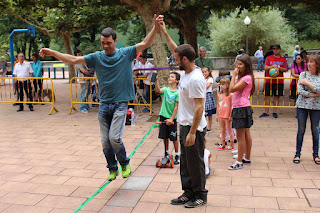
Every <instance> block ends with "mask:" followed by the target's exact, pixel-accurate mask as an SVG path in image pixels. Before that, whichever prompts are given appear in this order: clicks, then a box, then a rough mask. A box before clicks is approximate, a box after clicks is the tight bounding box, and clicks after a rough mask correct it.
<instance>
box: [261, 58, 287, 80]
mask: <svg viewBox="0 0 320 213" xmlns="http://www.w3.org/2000/svg"><path fill="white" fill-rule="evenodd" d="M274 64H275V65H279V66H280V67H282V68H285V69H287V60H286V58H285V57H282V56H280V57H279V58H276V57H275V56H274V55H270V56H268V58H267V61H266V66H272V65H274ZM266 77H270V75H269V71H267V72H266ZM278 77H283V72H280V71H279V75H278ZM266 82H267V83H270V79H266ZM272 83H273V84H276V83H277V80H276V78H275V79H273V80H272ZM278 83H279V84H283V80H282V79H281V80H278Z"/></svg>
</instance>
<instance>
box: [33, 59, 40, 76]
mask: <svg viewBox="0 0 320 213" xmlns="http://www.w3.org/2000/svg"><path fill="white" fill-rule="evenodd" d="M31 67H32V70H33V76H34V77H42V62H41V61H40V60H38V61H37V62H33V63H32V64H31Z"/></svg>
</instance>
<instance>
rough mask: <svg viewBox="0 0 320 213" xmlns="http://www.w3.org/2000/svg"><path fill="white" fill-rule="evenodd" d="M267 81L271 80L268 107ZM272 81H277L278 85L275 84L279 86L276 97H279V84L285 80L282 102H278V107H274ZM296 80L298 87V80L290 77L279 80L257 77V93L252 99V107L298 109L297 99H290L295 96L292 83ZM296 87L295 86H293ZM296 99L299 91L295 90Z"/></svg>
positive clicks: (278, 78) (279, 78)
mask: <svg viewBox="0 0 320 213" xmlns="http://www.w3.org/2000/svg"><path fill="white" fill-rule="evenodd" d="M266 79H270V104H269V105H266V103H265V99H264V97H265V93H266ZM272 80H276V82H277V83H273V84H276V85H277V88H276V89H277V90H276V95H278V82H279V80H283V84H284V86H283V96H280V97H281V99H282V100H281V101H280V99H279V102H280V103H279V102H276V105H272V103H273V100H272V99H273V98H271V97H272ZM292 80H296V84H295V85H296V86H297V84H298V78H291V77H290V78H288V77H277V78H272V77H255V82H256V84H255V86H256V91H255V94H253V95H252V96H251V97H250V102H251V106H252V107H266V108H273V107H276V108H296V107H295V101H296V99H290V96H291V95H293V94H291V87H292V85H291V81H292ZM293 86H294V85H293ZM294 95H295V97H296V98H297V89H296V90H295V94H294Z"/></svg>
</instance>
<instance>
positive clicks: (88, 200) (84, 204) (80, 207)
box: [73, 119, 159, 213]
mask: <svg viewBox="0 0 320 213" xmlns="http://www.w3.org/2000/svg"><path fill="white" fill-rule="evenodd" d="M158 120H159V119H158ZM155 127H156V124H153V125H152V127H151V128H150V129H149V131H148V132H147V134H146V135H145V136H144V137H143V138H142V140H141V141H140V142H139V144H138V145H137V146H136V147H135V148H134V150H133V151H132V152H131V154H130V155H129V157H128V158H130V159H131V157H132V156H133V154H134V153H135V152H136V151H137V150H138V148H139V147H140V146H141V144H142V143H143V141H144V140H145V139H146V138H147V137H148V135H149V134H150V132H151V131H152V130H153V129H154V128H155ZM118 171H119V172H120V171H121V166H120V168H119V169H118ZM109 183H111V181H107V182H106V183H105V184H103V186H101V187H100V188H99V189H98V190H97V191H96V192H95V193H93V194H92V195H91V196H90V197H89V198H88V199H87V200H86V201H85V202H84V203H83V204H81V206H79V207H78V208H77V209H76V210H74V212H73V213H77V212H78V211H80V210H81V209H82V208H83V207H85V206H86V205H87V204H88V203H89V202H90V201H91V200H92V199H93V198H94V197H95V196H96V195H97V194H99V193H100V192H101V191H102V190H103V189H104V188H106V186H108V185H109Z"/></svg>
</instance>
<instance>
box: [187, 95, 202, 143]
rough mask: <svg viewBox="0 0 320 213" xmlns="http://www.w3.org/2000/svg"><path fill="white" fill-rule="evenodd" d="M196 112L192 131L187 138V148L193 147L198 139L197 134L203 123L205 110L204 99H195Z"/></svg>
mask: <svg viewBox="0 0 320 213" xmlns="http://www.w3.org/2000/svg"><path fill="white" fill-rule="evenodd" d="M194 105H195V112H194V115H193V122H192V125H191V128H190V131H189V133H188V135H187V138H186V146H193V145H194V143H195V139H196V132H197V129H198V127H199V124H200V122H201V118H202V114H203V109H204V98H194Z"/></svg>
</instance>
